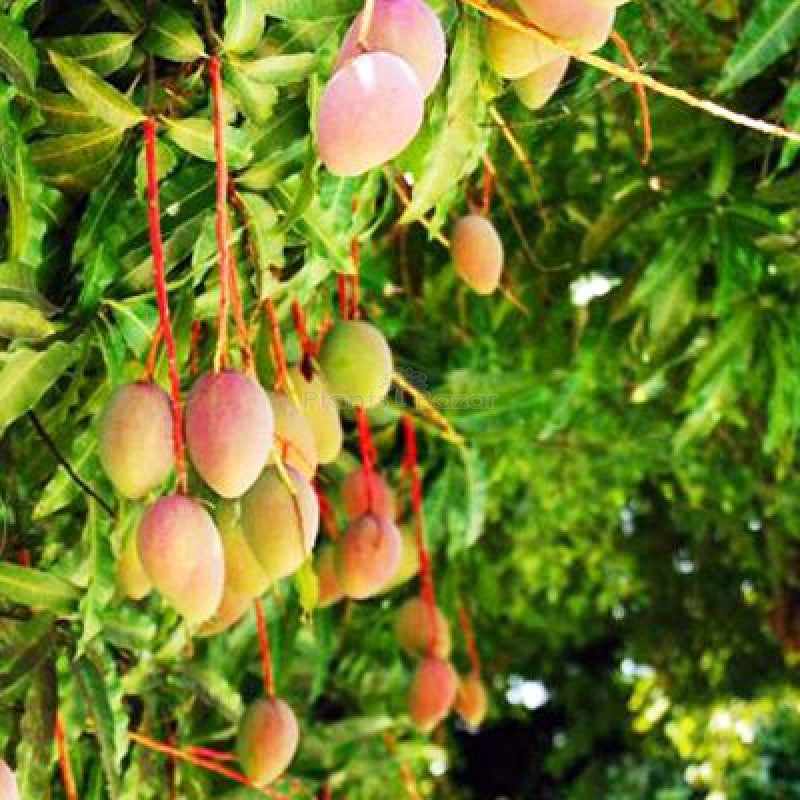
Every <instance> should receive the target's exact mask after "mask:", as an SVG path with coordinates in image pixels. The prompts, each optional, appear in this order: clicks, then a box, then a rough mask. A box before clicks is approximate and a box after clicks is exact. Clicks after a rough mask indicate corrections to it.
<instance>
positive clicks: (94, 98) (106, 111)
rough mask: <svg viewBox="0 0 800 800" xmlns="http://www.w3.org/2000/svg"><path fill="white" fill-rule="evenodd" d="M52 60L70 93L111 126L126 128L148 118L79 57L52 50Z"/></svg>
mask: <svg viewBox="0 0 800 800" xmlns="http://www.w3.org/2000/svg"><path fill="white" fill-rule="evenodd" d="M50 60H51V61H52V62H53V66H54V67H55V68H56V69H57V70H58V73H59V75H60V76H61V79H62V80H63V81H64V85H65V86H66V88H67V89H68V90H69V92H70V94H71V95H72V96H73V97H75V98H76V99H77V100H79V101H80V102H81V103H83V105H84V106H86V108H87V109H88V110H89V112H90V113H92V114H94V115H95V116H96V117H99V118H100V119H102V120H104V121H105V122H106V123H108V125H111V126H112V127H114V128H118V129H120V130H124V129H125V128H130V127H132V126H133V125H136V124H138V123H139V122H141V121H142V120H143V119H144V114H142V112H141V111H140V110H139V109H138V108H137V107H136V106H135V105H134V104H133V103H132V102H131V101H130V100H128V98H127V97H125V95H124V94H122V93H121V92H120V91H118V90H117V89H115V88H114V87H113V86H112V85H111V84H110V83H107V82H106V81H104V80H102V78H100V77H98V76H97V75H96V74H95V73H94V72H92V70H90V69H88V68H87V67H84V66H83V65H82V64H80V63H79V62H78V61H76V60H75V59H73V58H70V57H69V56H66V55H63V54H61V53H58V52H56V51H55V50H51V51H50Z"/></svg>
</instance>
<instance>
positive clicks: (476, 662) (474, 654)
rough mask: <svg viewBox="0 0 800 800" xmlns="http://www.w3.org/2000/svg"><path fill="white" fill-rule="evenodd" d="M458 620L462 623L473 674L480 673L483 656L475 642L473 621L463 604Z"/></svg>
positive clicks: (460, 607) (459, 609) (459, 610)
mask: <svg viewBox="0 0 800 800" xmlns="http://www.w3.org/2000/svg"><path fill="white" fill-rule="evenodd" d="M458 621H459V624H460V625H461V632H462V633H463V634H464V643H465V644H466V647H467V656H468V657H469V663H470V669H471V671H472V674H473V675H480V673H481V656H480V653H479V652H478V646H477V645H476V644H475V632H474V631H473V630H472V622H471V621H470V618H469V614H468V613H467V609H466V607H465V606H464V605H463V604H462V605H461V606H459V608H458Z"/></svg>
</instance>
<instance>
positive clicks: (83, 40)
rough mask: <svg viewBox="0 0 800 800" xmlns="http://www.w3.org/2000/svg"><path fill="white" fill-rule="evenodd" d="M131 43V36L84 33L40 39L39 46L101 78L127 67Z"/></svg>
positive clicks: (133, 37) (133, 39)
mask: <svg viewBox="0 0 800 800" xmlns="http://www.w3.org/2000/svg"><path fill="white" fill-rule="evenodd" d="M135 39H136V35H135V34H132V33H86V34H82V35H80V36H61V37H59V38H56V39H44V40H42V41H41V44H42V45H43V46H44V47H45V48H47V49H48V50H54V51H55V52H57V53H60V54H62V55H65V56H70V57H71V58H73V59H74V60H75V61H76V62H77V63H79V64H81V65H82V66H84V67H88V68H89V69H90V70H92V71H93V72H96V73H97V74H98V75H101V76H103V77H105V76H107V75H111V74H112V73H114V72H116V71H117V70H118V69H121V68H122V67H124V66H125V65H126V64H127V63H128V61H129V59H130V57H131V53H132V52H133V43H134V41H135Z"/></svg>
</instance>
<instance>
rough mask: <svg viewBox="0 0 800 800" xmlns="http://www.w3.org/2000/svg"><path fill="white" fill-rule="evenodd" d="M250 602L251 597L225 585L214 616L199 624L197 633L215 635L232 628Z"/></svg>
mask: <svg viewBox="0 0 800 800" xmlns="http://www.w3.org/2000/svg"><path fill="white" fill-rule="evenodd" d="M252 602H253V599H252V598H251V597H247V596H246V595H243V594H239V593H238V592H236V591H234V590H233V589H230V588H229V587H228V586H227V585H226V586H225V590H224V591H223V593H222V600H220V603H219V606H217V610H216V611H215V612H214V616H212V617H211V619H209V620H208V621H207V622H204V623H203V624H202V625H201V626H200V628H199V629H198V631H197V635H198V636H216V634H218V633H222V632H223V631H226V630H228V628H232V627H233V626H234V625H236V623H237V622H239V621H240V620H241V619H242V617H243V616H244V615H245V614H246V613H247V609H248V608H250V604H251V603H252Z"/></svg>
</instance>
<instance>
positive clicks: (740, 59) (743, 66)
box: [718, 0, 800, 92]
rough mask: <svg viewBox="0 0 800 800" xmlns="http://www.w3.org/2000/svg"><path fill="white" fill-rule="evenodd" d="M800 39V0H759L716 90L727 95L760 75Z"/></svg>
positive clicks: (726, 64)
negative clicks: (731, 90)
mask: <svg viewBox="0 0 800 800" xmlns="http://www.w3.org/2000/svg"><path fill="white" fill-rule="evenodd" d="M798 39H800V0H760V1H759V3H758V6H757V8H756V9H755V11H754V12H753V13H752V14H751V16H750V18H749V19H748V21H747V25H746V26H745V29H744V30H743V31H742V34H741V36H740V37H739V40H738V42H737V43H736V47H734V49H733V52H732V53H731V55H730V57H729V58H728V60H727V62H726V63H725V67H724V69H723V75H722V80H721V81H720V83H719V87H718V90H719V91H720V92H727V91H729V90H730V89H735V88H736V87H737V86H741V85H742V84H743V83H746V82H747V81H749V80H750V79H751V78H754V77H755V76H756V75H758V74H760V73H761V72H763V71H764V70H765V69H766V68H767V67H768V66H770V64H772V63H774V62H775V61H777V60H778V59H779V58H780V57H781V56H782V55H784V54H785V53H788V52H789V51H790V50H791V49H792V47H793V46H794V45H795V43H796V42H797V41H798Z"/></svg>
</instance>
